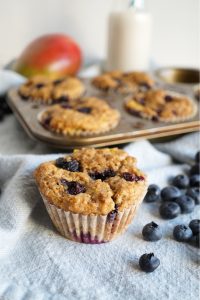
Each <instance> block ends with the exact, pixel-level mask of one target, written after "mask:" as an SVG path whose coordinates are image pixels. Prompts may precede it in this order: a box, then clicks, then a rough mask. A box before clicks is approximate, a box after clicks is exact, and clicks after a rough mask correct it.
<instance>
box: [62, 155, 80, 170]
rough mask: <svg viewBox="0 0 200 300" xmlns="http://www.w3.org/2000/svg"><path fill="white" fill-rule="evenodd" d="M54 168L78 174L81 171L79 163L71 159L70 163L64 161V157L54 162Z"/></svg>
mask: <svg viewBox="0 0 200 300" xmlns="http://www.w3.org/2000/svg"><path fill="white" fill-rule="evenodd" d="M56 167H58V168H61V169H64V170H68V171H71V172H79V171H80V170H81V167H80V163H79V162H78V161H77V160H75V159H73V160H70V161H66V159H65V158H64V157H59V158H58V159H57V160H56Z"/></svg>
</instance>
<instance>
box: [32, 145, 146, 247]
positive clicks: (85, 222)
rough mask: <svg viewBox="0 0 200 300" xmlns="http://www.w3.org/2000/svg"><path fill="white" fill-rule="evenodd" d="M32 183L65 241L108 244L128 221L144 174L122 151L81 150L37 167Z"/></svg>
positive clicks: (140, 194)
mask: <svg viewBox="0 0 200 300" xmlns="http://www.w3.org/2000/svg"><path fill="white" fill-rule="evenodd" d="M35 179H36V183H37V185H38V188H39V191H40V193H41V195H42V198H43V200H44V203H45V205H46V207H47V210H48V212H49V215H50V217H51V219H52V221H53V223H54V225H55V226H56V227H57V229H58V231H59V232H60V233H61V234H62V235H64V236H65V237H67V238H69V239H71V240H74V241H79V242H84V243H103V242H108V241H110V240H112V239H113V238H115V237H116V236H118V235H119V234H120V233H122V232H123V231H124V230H125V229H126V227H127V226H128V224H130V222H131V221H132V218H133V216H134V215H135V212H136V209H137V207H138V205H139V204H140V202H141V201H142V200H143V197H144V196H145V194H146V189H147V179H146V175H145V174H144V173H143V172H142V171H140V170H139V169H138V168H137V167H136V159H135V158H133V157H131V156H129V155H128V154H127V153H126V152H124V151H123V150H119V149H117V148H113V149H108V148H106V149H99V150H96V149H93V148H83V149H80V150H74V152H73V153H72V154H71V155H68V156H65V157H60V158H58V159H57V160H56V161H50V162H46V163H43V164H41V165H40V166H39V167H38V168H37V169H36V171H35Z"/></svg>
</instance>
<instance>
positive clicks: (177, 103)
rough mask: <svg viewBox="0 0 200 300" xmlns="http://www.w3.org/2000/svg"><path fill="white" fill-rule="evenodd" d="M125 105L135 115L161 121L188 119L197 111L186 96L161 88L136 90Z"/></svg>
mask: <svg viewBox="0 0 200 300" xmlns="http://www.w3.org/2000/svg"><path fill="white" fill-rule="evenodd" d="M125 107H126V109H127V110H128V112H130V113H131V114H133V115H135V116H138V117H141V118H145V119H150V120H153V121H163V122H175V121H180V120H184V119H188V118H191V117H193V116H194V115H195V113H196V111H197V108H196V105H195V103H194V102H193V101H192V100H190V99H189V98H187V97H186V96H184V95H181V94H176V93H172V92H169V91H164V90H161V89H157V90H149V91H146V92H138V93H136V94H135V95H134V96H133V97H132V98H130V99H129V100H128V101H127V102H126V103H125Z"/></svg>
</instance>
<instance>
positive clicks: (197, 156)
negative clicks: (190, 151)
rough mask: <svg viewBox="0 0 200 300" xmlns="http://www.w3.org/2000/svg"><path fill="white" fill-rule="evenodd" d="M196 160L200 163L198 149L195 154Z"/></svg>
mask: <svg viewBox="0 0 200 300" xmlns="http://www.w3.org/2000/svg"><path fill="white" fill-rule="evenodd" d="M195 161H196V162H197V163H198V164H199V163H200V151H198V152H197V153H196V155H195Z"/></svg>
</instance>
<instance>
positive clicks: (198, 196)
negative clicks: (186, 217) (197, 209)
mask: <svg viewBox="0 0 200 300" xmlns="http://www.w3.org/2000/svg"><path fill="white" fill-rule="evenodd" d="M186 195H188V196H190V197H191V198H192V199H194V201H195V204H200V188H199V187H193V188H189V189H188V190H187V191H186Z"/></svg>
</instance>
